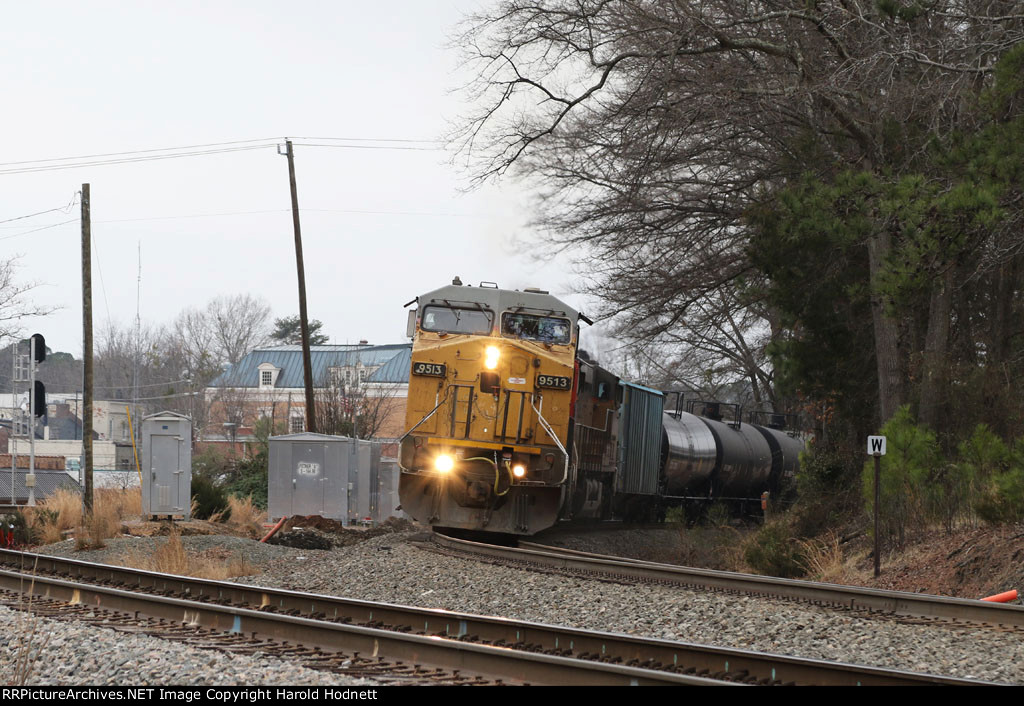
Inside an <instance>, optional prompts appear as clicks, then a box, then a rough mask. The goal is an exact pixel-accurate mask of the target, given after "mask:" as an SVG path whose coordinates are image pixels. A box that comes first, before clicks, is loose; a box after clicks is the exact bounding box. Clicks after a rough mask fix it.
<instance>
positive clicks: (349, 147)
mask: <svg viewBox="0 0 1024 706" xmlns="http://www.w3.org/2000/svg"><path fill="white" fill-rule="evenodd" d="M294 144H295V146H296V147H335V148H339V149H345V150H398V151H409V152H436V151H437V150H440V149H441V148H440V147H392V146H391V145H326V144H323V143H320V142H296V143H294Z"/></svg>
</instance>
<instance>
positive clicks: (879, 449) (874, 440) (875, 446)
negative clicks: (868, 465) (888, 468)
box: [868, 436, 885, 456]
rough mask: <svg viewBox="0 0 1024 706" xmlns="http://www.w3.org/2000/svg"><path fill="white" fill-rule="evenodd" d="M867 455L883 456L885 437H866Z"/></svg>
mask: <svg viewBox="0 0 1024 706" xmlns="http://www.w3.org/2000/svg"><path fill="white" fill-rule="evenodd" d="M868 456H885V437H884V436H869V437H868Z"/></svg>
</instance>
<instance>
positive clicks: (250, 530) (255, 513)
mask: <svg viewBox="0 0 1024 706" xmlns="http://www.w3.org/2000/svg"><path fill="white" fill-rule="evenodd" d="M228 509H229V510H230V511H231V516H230V517H229V518H228V521H227V524H228V526H229V527H232V528H233V529H235V530H236V531H237V532H239V533H240V534H242V535H244V536H246V537H253V538H259V537H262V536H263V523H264V522H266V521H267V512H266V510H261V509H260V508H258V507H256V506H255V505H253V503H252V496H251V495H250V496H248V497H245V498H239V497H236V496H234V495H229V496H228Z"/></svg>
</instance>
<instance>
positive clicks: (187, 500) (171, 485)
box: [142, 412, 192, 520]
mask: <svg viewBox="0 0 1024 706" xmlns="http://www.w3.org/2000/svg"><path fill="white" fill-rule="evenodd" d="M142 515H143V517H144V518H150V517H154V516H161V515H163V516H168V517H182V518H183V519H186V520H187V519H189V518H190V517H191V515H192V420H191V419H189V418H188V417H186V416H185V415H183V414H178V413H177V412H159V413H158V414H151V415H150V416H148V417H146V418H145V419H143V420H142Z"/></svg>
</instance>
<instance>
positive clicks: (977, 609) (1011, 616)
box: [434, 534, 1024, 629]
mask: <svg viewBox="0 0 1024 706" xmlns="http://www.w3.org/2000/svg"><path fill="white" fill-rule="evenodd" d="M434 540H435V541H436V542H438V543H439V544H440V545H441V546H446V547H450V548H454V549H462V550H464V551H467V552H471V553H474V554H482V555H486V556H492V557H502V558H508V557H515V558H518V559H520V560H523V561H531V562H537V563H540V564H543V565H547V566H554V567H558V568H562V569H570V570H578V571H589V572H595V571H601V572H606V573H608V574H611V575H615V576H622V577H626V578H630V579H635V580H639V581H651V582H662V583H673V584H680V585H684V586H688V587H697V588H711V589H718V590H725V591H736V592H738V593H749V594H754V595H760V596H773V597H778V598H785V599H788V600H798V601H803V602H807V603H813V604H816V605H833V606H836V607H841V608H844V609H849V610H853V611H865V612H882V613H891V614H895V615H900V616H914V617H920V618H930V619H944V620H955V621H968V622H972V623H982V624H987V625H995V626H999V627H1004V628H1017V629H1024V606H1018V605H1008V604H1004V603H988V602H984V601H980V600H973V599H970V598H953V597H950V596H934V595H929V594H922V593H908V592H905V591H890V590H885V589H880V588H864V587H860V586H843V585H839V584H831V583H816V582H813V581H801V580H797V579H781V578H776V577H774V576H758V575H755V574H742V573H738V572H735V571H715V570H712V569H697V568H691V567H686V566H677V565H675V564H660V563H656V562H649V561H642V560H638V559H624V558H622V557H614V556H607V555H602V554H591V553H588V552H578V551H575V550H568V549H561V548H558V547H546V546H544V545H538V544H532V543H531V544H528V546H526V547H520V548H512V547H499V546H495V545H489V544H481V543H478V542H470V541H468V540H462V539H456V538H454V537H446V536H444V535H437V534H435V535H434Z"/></svg>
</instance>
